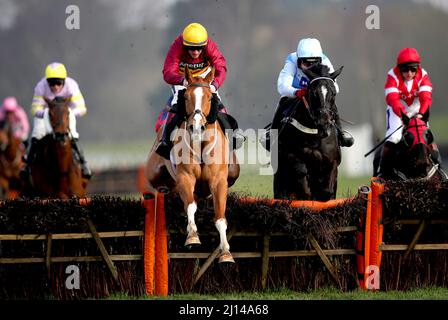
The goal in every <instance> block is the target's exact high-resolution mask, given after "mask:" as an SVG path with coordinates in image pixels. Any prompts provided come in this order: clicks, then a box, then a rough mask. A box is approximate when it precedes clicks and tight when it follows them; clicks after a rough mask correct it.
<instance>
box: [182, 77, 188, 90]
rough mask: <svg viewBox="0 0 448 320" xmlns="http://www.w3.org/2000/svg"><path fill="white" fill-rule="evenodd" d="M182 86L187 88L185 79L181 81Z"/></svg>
mask: <svg viewBox="0 0 448 320" xmlns="http://www.w3.org/2000/svg"><path fill="white" fill-rule="evenodd" d="M182 85H183V86H184V87H185V88H186V87H188V81H187V79H184V80H183V81H182Z"/></svg>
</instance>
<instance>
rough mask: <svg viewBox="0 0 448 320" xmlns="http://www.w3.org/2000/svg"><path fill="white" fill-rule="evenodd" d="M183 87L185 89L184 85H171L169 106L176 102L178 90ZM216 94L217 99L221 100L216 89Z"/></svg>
mask: <svg viewBox="0 0 448 320" xmlns="http://www.w3.org/2000/svg"><path fill="white" fill-rule="evenodd" d="M183 89H186V88H185V87H184V86H171V91H172V92H173V99H172V100H171V107H172V106H173V105H175V104H176V103H177V99H178V95H179V91H181V90H183ZM216 94H217V95H218V98H219V100H221V97H220V96H219V93H218V91H216ZM221 101H222V100H221Z"/></svg>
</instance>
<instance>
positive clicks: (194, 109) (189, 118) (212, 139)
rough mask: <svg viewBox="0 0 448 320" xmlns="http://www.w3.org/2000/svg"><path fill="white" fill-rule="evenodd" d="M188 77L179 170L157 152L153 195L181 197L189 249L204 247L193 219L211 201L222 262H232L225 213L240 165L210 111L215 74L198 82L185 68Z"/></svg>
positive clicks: (151, 161)
mask: <svg viewBox="0 0 448 320" xmlns="http://www.w3.org/2000/svg"><path fill="white" fill-rule="evenodd" d="M185 75H186V80H187V81H188V87H187V89H186V90H185V93H184V97H185V106H178V109H179V110H178V112H180V113H181V114H182V116H183V118H184V121H183V122H182V124H181V126H180V128H179V129H178V130H177V131H175V133H174V135H175V138H174V147H173V150H172V152H171V160H172V161H173V163H175V167H174V166H173V165H172V164H171V163H170V161H167V160H166V159H163V158H162V157H160V156H159V155H158V154H156V153H155V152H154V151H155V146H154V147H153V148H152V150H151V152H150V155H149V158H148V162H147V166H146V175H147V178H148V182H149V185H150V188H151V189H152V190H153V191H157V190H160V189H161V188H169V189H170V190H172V191H175V192H178V193H179V195H180V197H181V199H182V201H183V203H184V209H185V212H186V213H187V216H188V225H187V231H188V236H187V240H186V242H185V245H186V246H190V245H194V244H200V240H199V236H198V232H197V231H198V230H197V226H196V223H195V219H194V215H195V213H196V211H197V199H198V198H206V197H209V196H210V195H211V196H212V198H213V206H214V212H215V217H214V222H215V226H216V228H217V230H218V232H219V236H220V248H221V254H220V256H219V262H233V261H234V260H233V257H232V255H231V253H230V246H229V243H228V241H227V235H226V229H227V220H226V217H225V211H226V201H227V190H228V187H229V186H231V185H232V184H233V183H234V182H235V181H236V179H237V178H238V176H239V164H238V163H237V162H236V156H235V154H234V153H233V152H232V151H231V150H229V141H228V139H227V137H226V135H225V134H224V132H223V130H222V128H221V127H220V125H219V124H218V121H216V114H217V112H218V111H217V110H213V109H214V108H212V107H211V98H212V92H211V89H210V83H211V82H212V80H213V78H214V68H209V69H208V71H206V72H205V73H204V74H203V75H201V76H195V77H193V76H192V75H191V73H190V71H189V70H188V68H187V67H186V70H185ZM183 109H184V110H183ZM160 131H162V130H160ZM158 138H160V133H159V136H158ZM156 144H157V141H156ZM230 158H232V159H233V162H232V161H230V160H229V159H230ZM229 163H231V164H230V165H229Z"/></svg>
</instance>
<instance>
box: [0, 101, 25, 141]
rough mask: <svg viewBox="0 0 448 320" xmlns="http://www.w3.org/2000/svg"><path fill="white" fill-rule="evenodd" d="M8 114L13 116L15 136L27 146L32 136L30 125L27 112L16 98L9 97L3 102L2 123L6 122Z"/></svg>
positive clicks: (0, 116)
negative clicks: (30, 135)
mask: <svg viewBox="0 0 448 320" xmlns="http://www.w3.org/2000/svg"><path fill="white" fill-rule="evenodd" d="M8 113H11V114H12V118H11V119H12V121H13V123H12V127H13V131H14V136H15V137H16V138H18V139H20V140H21V141H22V142H23V143H24V144H26V141H27V140H28V135H29V134H30V124H29V122H28V117H27V115H26V112H25V111H24V110H23V108H22V107H21V106H20V105H19V104H18V103H17V99H16V98H14V97H7V98H5V100H3V104H2V105H1V107H0V121H5V120H6V118H7V115H8Z"/></svg>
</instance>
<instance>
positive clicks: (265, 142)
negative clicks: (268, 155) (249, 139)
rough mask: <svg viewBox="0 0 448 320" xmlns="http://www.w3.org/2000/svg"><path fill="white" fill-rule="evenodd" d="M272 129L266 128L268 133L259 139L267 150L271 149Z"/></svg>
mask: <svg viewBox="0 0 448 320" xmlns="http://www.w3.org/2000/svg"><path fill="white" fill-rule="evenodd" d="M270 133H271V131H270V130H266V133H265V134H263V135H262V136H261V137H260V139H258V141H259V142H260V144H261V145H262V146H263V148H265V149H266V150H267V151H271V135H270Z"/></svg>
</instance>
